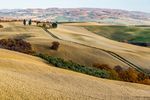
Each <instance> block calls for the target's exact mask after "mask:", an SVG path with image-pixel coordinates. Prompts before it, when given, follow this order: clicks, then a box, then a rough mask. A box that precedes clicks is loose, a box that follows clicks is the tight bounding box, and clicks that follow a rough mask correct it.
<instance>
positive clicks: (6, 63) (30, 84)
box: [0, 23, 150, 100]
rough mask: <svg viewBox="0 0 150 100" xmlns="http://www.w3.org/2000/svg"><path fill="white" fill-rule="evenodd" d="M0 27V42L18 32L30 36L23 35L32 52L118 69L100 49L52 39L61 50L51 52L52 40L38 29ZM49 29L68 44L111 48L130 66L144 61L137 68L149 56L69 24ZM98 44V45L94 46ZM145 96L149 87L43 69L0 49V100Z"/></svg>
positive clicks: (41, 63) (114, 99)
mask: <svg viewBox="0 0 150 100" xmlns="http://www.w3.org/2000/svg"><path fill="white" fill-rule="evenodd" d="M1 24H2V25H3V26H4V28H3V29H0V32H1V34H0V38H8V37H17V36H18V35H22V34H27V35H30V36H31V37H27V38H25V40H27V41H29V42H30V43H32V45H33V47H34V50H35V51H39V52H45V53H47V54H51V55H55V56H57V57H61V58H65V59H67V60H73V61H75V62H77V63H80V64H83V65H92V64H94V63H102V64H106V63H107V64H110V65H112V66H114V65H116V64H117V65H124V64H122V63H121V62H119V61H118V60H116V59H115V58H113V57H111V56H110V55H108V54H106V53H105V52H103V51H100V50H95V49H92V48H88V47H84V46H80V45H77V44H74V43H68V42H64V41H58V42H60V43H61V46H60V48H59V50H58V51H57V52H56V51H51V50H50V49H49V46H50V44H51V43H52V41H56V40H55V39H53V38H52V37H51V36H50V35H48V34H47V33H46V32H44V31H43V30H42V29H41V28H39V27H35V26H31V27H28V26H23V25H21V23H1ZM51 31H52V32H54V33H55V34H56V35H57V36H59V37H61V38H64V39H66V40H69V39H71V40H72V41H76V42H81V43H85V44H88V45H92V46H97V47H100V48H105V49H109V50H112V51H114V52H117V53H119V54H121V55H124V56H125V57H127V58H128V59H131V60H132V61H134V60H135V61H134V62H137V61H138V62H139V61H141V62H142V61H144V60H145V62H143V63H145V64H143V65H144V66H143V68H145V67H146V66H147V65H148V64H149V58H150V57H149V49H147V48H142V47H137V46H132V45H125V44H120V43H118V42H114V41H111V40H107V39H105V38H102V37H99V36H97V35H96V36H95V35H93V33H90V32H88V31H87V30H85V29H83V28H79V27H74V26H73V27H71V26H70V27H69V26H60V27H59V28H58V29H55V30H51ZM74 36H75V37H74ZM76 36H77V37H76ZM92 38H95V39H94V40H93V39H92ZM83 40H84V41H83ZM98 40H99V41H101V42H97V41H98ZM106 44H109V45H106ZM113 44H114V45H113ZM115 50H116V51H115ZM130 57H131V58H130ZM132 57H134V58H136V59H133V58H132ZM149 94H150V86H146V85H140V84H134V83H133V84H131V83H126V82H119V81H112V80H105V79H100V78H95V77H91V76H87V75H83V74H80V73H76V72H72V71H67V70H64V69H58V68H55V67H52V66H48V65H47V64H46V63H45V62H44V61H43V60H41V59H39V58H36V57H32V56H29V55H25V54H21V53H17V52H13V51H8V50H3V49H0V99H1V100H3V99H8V100H10V99H14V100H17V99H18V100H19V99H23V100H26V99H30V100H38V99H39V100H41V99H42V100H43V99H45V100H50V99H52V100H57V99H59V100H71V99H75V100H101V99H105V100H110V99H112V100H136V99H140V100H149V99H150V96H149Z"/></svg>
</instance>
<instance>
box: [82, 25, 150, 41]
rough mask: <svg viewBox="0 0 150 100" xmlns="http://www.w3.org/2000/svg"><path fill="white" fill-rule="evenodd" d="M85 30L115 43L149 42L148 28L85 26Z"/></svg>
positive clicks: (149, 33)
mask: <svg viewBox="0 0 150 100" xmlns="http://www.w3.org/2000/svg"><path fill="white" fill-rule="evenodd" d="M85 28H87V29H88V30H89V31H92V32H94V33H96V34H98V35H100V36H104V37H106V38H109V39H112V40H116V41H125V40H127V41H130V42H150V27H136V26H86V27H85Z"/></svg>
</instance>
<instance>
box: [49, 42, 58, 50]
mask: <svg viewBox="0 0 150 100" xmlns="http://www.w3.org/2000/svg"><path fill="white" fill-rule="evenodd" d="M59 45H60V43H59V42H57V41H54V42H52V46H51V47H50V48H51V49H52V50H58V48H59Z"/></svg>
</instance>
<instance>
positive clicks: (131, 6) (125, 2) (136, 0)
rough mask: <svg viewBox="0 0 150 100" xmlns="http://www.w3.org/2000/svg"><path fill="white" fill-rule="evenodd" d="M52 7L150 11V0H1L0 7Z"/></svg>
mask: <svg viewBox="0 0 150 100" xmlns="http://www.w3.org/2000/svg"><path fill="white" fill-rule="evenodd" d="M51 7H59V8H79V7H89V8H111V9H123V10H131V11H144V12H150V0H0V9H14V8H51Z"/></svg>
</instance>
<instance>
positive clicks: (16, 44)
mask: <svg viewBox="0 0 150 100" xmlns="http://www.w3.org/2000/svg"><path fill="white" fill-rule="evenodd" d="M0 47H1V48H4V49H9V50H13V51H18V52H22V53H26V54H32V53H33V51H32V46H31V44H30V43H28V42H26V41H23V40H22V39H2V40H0Z"/></svg>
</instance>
